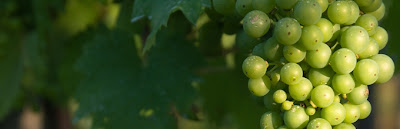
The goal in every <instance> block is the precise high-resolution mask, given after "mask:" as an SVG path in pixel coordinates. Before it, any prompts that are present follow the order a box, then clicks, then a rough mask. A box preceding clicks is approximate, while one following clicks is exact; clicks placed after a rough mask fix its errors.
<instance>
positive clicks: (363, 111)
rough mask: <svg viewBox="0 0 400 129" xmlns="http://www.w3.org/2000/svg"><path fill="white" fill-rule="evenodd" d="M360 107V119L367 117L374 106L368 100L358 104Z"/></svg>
mask: <svg viewBox="0 0 400 129" xmlns="http://www.w3.org/2000/svg"><path fill="white" fill-rule="evenodd" d="M358 107H359V108H360V119H365V118H367V117H368V116H369V114H371V109H372V107H371V103H369V101H368V100H367V101H365V102H364V103H362V104H360V105H358Z"/></svg>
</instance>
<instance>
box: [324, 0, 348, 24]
mask: <svg viewBox="0 0 400 129" xmlns="http://www.w3.org/2000/svg"><path fill="white" fill-rule="evenodd" d="M350 11H351V7H350V5H349V4H348V2H347V1H334V2H332V3H331V4H330V6H329V7H328V17H329V19H330V20H331V21H332V22H333V23H336V24H344V23H346V22H348V21H349V20H350V16H351V15H350Z"/></svg>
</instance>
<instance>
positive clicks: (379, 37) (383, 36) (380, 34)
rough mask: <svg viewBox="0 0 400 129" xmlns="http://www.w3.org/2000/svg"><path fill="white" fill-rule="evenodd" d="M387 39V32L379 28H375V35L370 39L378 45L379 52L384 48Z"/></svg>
mask: <svg viewBox="0 0 400 129" xmlns="http://www.w3.org/2000/svg"><path fill="white" fill-rule="evenodd" d="M388 37H389V36H388V33H387V31H386V30H385V29H384V28H382V27H380V26H378V27H377V28H376V33H375V34H374V35H372V38H374V39H375V40H376V42H377V43H378V45H379V50H382V49H383V48H385V46H386V44H387V42H388V39H389V38H388Z"/></svg>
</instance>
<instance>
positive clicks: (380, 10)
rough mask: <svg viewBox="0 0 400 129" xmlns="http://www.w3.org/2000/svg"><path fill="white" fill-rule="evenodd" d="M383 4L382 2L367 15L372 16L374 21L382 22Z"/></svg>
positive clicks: (383, 14)
mask: <svg viewBox="0 0 400 129" xmlns="http://www.w3.org/2000/svg"><path fill="white" fill-rule="evenodd" d="M385 10H386V7H385V4H384V3H383V2H382V4H381V6H380V7H379V8H378V9H377V10H375V11H373V12H368V13H367V14H371V15H372V16H374V17H375V18H376V20H378V21H380V20H382V18H383V16H385Z"/></svg>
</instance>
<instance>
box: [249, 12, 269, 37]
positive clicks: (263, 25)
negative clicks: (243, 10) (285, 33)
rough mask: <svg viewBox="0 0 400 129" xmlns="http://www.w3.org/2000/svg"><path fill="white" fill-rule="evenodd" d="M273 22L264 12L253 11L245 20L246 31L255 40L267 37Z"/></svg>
mask: <svg viewBox="0 0 400 129" xmlns="http://www.w3.org/2000/svg"><path fill="white" fill-rule="evenodd" d="M270 24H271V20H270V19H269V17H268V15H267V14H265V13H264V12H261V11H258V10H253V11H251V12H249V13H247V14H246V16H245V17H244V19H243V29H244V31H245V32H246V33H247V34H248V35H249V36H251V37H253V38H259V37H261V36H263V35H265V34H266V33H267V32H268V30H269V27H270Z"/></svg>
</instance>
